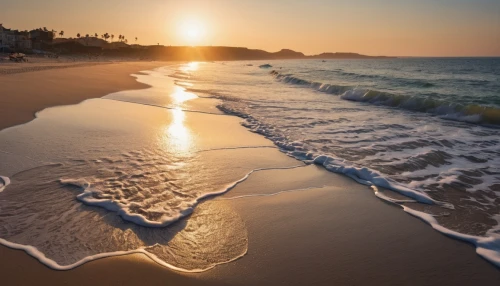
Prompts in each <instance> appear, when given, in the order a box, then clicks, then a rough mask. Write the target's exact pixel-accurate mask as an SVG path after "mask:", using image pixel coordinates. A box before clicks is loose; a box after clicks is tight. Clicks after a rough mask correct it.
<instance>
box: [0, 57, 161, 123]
mask: <svg viewBox="0 0 500 286" xmlns="http://www.w3.org/2000/svg"><path fill="white" fill-rule="evenodd" d="M21 65H24V66H26V67H28V68H29V67H30V66H34V65H35V66H39V65H38V64H30V63H27V64H25V63H23V64H21ZM76 65H77V66H75V64H74V63H71V64H69V65H68V64H61V65H57V66H53V63H43V64H41V65H40V67H41V68H43V70H38V71H37V70H35V71H28V72H26V71H25V72H19V73H14V74H7V75H1V74H2V68H3V70H4V71H5V70H6V68H5V67H2V65H0V86H1V87H2V93H0V103H1V104H0V130H2V129H5V128H7V127H12V126H16V125H19V124H22V123H27V122H29V121H31V120H33V119H34V118H36V116H35V114H36V113H37V112H39V111H41V110H43V109H45V108H48V107H53V106H61V105H71V104H77V103H80V102H82V101H84V100H85V99H90V98H98V97H103V96H105V95H107V94H110V93H113V92H117V91H121V90H137V89H144V88H147V87H148V86H147V85H145V84H142V83H140V82H138V81H136V80H135V78H134V77H132V76H131V74H133V73H139V72H140V71H142V70H149V69H152V68H157V67H161V66H165V65H166V64H165V63H164V62H120V63H107V62H103V63H77V64H76ZM27 83H29V84H27Z"/></svg>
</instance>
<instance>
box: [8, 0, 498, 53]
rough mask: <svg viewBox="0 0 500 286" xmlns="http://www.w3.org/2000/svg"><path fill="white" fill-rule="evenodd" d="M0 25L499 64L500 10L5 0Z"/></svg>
mask: <svg viewBox="0 0 500 286" xmlns="http://www.w3.org/2000/svg"><path fill="white" fill-rule="evenodd" d="M0 23H3V24H4V26H6V27H8V28H16V29H22V30H24V29H32V28H37V27H47V28H48V29H55V30H57V31H60V30H64V31H65V36H72V37H75V36H76V34H77V33H81V34H83V35H84V34H87V33H88V34H94V33H98V34H99V35H101V34H103V33H105V32H108V33H109V34H114V35H116V36H117V35H119V34H123V35H125V36H126V37H127V38H128V40H129V43H134V42H135V40H134V38H135V37H138V38H139V40H138V43H139V44H157V43H160V44H162V45H214V46H215V45H225V46H240V47H249V48H258V49H264V50H268V51H278V50H280V49H282V48H289V49H293V50H297V51H301V52H304V53H305V54H317V53H321V52H357V53H362V54H368V55H393V56H500V0H468V1H467V0H412V1H410V0H350V1H349V0H136V1H133V0H73V1H71V0H1V3H0Z"/></svg>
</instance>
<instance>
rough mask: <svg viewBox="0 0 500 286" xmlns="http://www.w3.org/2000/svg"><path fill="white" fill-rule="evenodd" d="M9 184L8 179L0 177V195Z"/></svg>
mask: <svg viewBox="0 0 500 286" xmlns="http://www.w3.org/2000/svg"><path fill="white" fill-rule="evenodd" d="M9 184H10V179H9V178H8V177H4V176H0V193H1V192H3V190H5V188H6V187H7V186H8V185H9Z"/></svg>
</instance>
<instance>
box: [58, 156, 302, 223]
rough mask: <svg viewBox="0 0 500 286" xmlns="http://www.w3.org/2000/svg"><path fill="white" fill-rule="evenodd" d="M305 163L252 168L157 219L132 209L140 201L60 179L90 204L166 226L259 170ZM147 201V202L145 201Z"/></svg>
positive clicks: (281, 168)
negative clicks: (112, 196)
mask: <svg viewBox="0 0 500 286" xmlns="http://www.w3.org/2000/svg"><path fill="white" fill-rule="evenodd" d="M304 166H305V165H302V164H301V165H296V166H291V167H271V168H258V169H254V170H251V171H250V172H248V173H247V174H246V175H245V176H244V177H242V178H241V179H239V180H237V181H235V182H232V183H229V184H227V185H226V186H224V187H223V188H221V189H220V190H216V191H213V192H206V193H202V194H201V195H199V196H198V197H196V198H195V199H193V200H191V201H183V202H182V204H181V205H180V206H179V207H178V209H177V210H176V211H175V212H174V213H173V214H170V215H164V216H162V217H161V218H160V219H157V220H150V219H148V218H147V217H145V216H144V215H141V214H138V213H137V212H136V211H135V210H132V209H133V208H137V207H139V208H142V207H143V206H142V204H141V203H140V202H134V201H128V200H127V199H125V198H123V199H121V200H120V201H118V200H115V199H101V198H96V197H95V194H97V193H101V191H100V190H98V189H94V188H92V186H91V185H90V183H88V182H86V181H85V180H73V179H60V180H59V181H60V182H61V183H62V184H65V185H73V186H77V187H80V188H82V190H83V191H82V193H81V194H79V195H77V197H76V198H77V199H78V200H79V201H81V202H83V203H85V204H87V205H90V206H97V207H101V208H104V209H106V210H108V211H112V212H116V213H117V214H118V215H119V216H120V217H122V218H123V219H124V220H126V221H130V222H133V223H135V224H137V225H141V226H145V227H166V226H168V225H170V224H171V223H173V222H176V221H178V220H180V219H182V218H183V217H186V216H188V215H190V214H191V213H192V212H193V211H194V209H195V207H196V206H197V205H198V204H199V203H200V202H202V201H203V200H205V199H207V198H210V197H213V196H218V195H222V194H224V193H227V192H229V191H230V190H231V189H233V188H234V187H236V186H237V185H238V184H240V183H242V182H244V181H245V180H247V179H248V177H249V176H250V175H251V174H253V173H255V172H259V171H266V170H286V169H294V168H300V167H304ZM143 203H147V202H143ZM157 211H159V212H161V211H162V210H161V208H157Z"/></svg>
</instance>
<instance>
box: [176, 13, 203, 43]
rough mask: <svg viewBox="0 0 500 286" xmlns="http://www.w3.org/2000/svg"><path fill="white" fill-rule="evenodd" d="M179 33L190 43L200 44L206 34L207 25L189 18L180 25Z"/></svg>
mask: <svg viewBox="0 0 500 286" xmlns="http://www.w3.org/2000/svg"><path fill="white" fill-rule="evenodd" d="M179 33H180V35H181V36H182V38H183V39H184V40H185V41H186V42H187V43H189V44H192V45H194V44H198V43H199V42H200V41H201V40H202V39H203V36H204V33H205V26H204V25H203V23H202V22H200V21H199V20H196V19H187V20H184V21H183V22H182V24H181V25H180V29H179Z"/></svg>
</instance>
